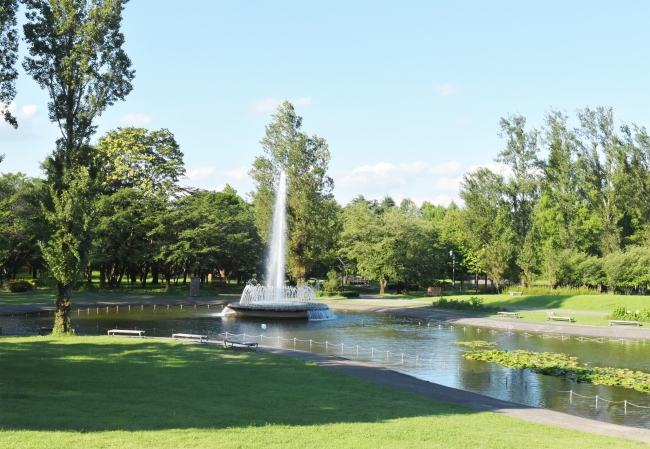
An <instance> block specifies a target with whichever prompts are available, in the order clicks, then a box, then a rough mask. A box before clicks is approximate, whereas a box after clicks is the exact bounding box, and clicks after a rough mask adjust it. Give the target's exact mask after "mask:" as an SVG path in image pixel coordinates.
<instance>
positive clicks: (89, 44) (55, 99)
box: [23, 0, 135, 173]
mask: <svg viewBox="0 0 650 449" xmlns="http://www.w3.org/2000/svg"><path fill="white" fill-rule="evenodd" d="M23 3H24V4H25V7H26V8H27V23H26V24H25V25H24V26H23V30H24V35H25V41H26V42H27V46H28V49H29V56H28V57H26V58H25V62H24V63H23V68H24V69H25V71H26V72H27V73H28V74H29V75H30V76H31V77H32V78H34V80H35V81H36V82H37V83H38V85H39V86H40V87H41V88H42V89H44V90H45V91H47V92H48V93H49V95H50V102H49V103H48V110H49V116H50V120H51V121H53V122H56V123H57V124H58V125H59V128H60V129H61V132H62V134H63V138H62V140H61V148H62V149H63V150H62V151H61V152H59V153H56V154H55V155H54V159H55V160H56V163H57V164H60V167H61V169H60V170H59V173H61V170H62V169H63V168H68V169H70V168H71V167H70V165H69V164H70V162H72V161H74V154H73V153H75V152H77V151H79V150H80V149H81V148H82V147H83V146H84V145H86V144H87V143H88V139H89V138H90V136H91V135H92V134H93V133H94V132H95V130H96V126H94V125H93V121H94V120H95V119H96V118H97V117H99V116H100V115H101V113H102V112H103V111H104V110H105V109H106V108H107V107H108V106H110V105H112V104H114V103H115V102H116V101H118V100H124V97H125V96H126V95H128V93H129V92H131V89H132V85H131V81H132V80H133V78H134V77H135V71H134V70H131V61H130V60H129V58H128V56H127V55H126V53H125V52H124V50H123V49H122V45H123V44H124V35H123V34H122V33H121V31H120V26H121V24H122V10H123V9H124V6H123V5H124V3H125V2H124V1H123V0H115V1H107V2H103V1H102V2H99V1H94V2H91V3H88V2H87V1H86V0H49V1H42V0H25V1H24V2H23Z"/></svg>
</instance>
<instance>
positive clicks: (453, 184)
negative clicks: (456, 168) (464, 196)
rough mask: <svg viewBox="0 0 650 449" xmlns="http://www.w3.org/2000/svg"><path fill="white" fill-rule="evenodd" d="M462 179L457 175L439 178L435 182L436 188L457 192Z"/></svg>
mask: <svg viewBox="0 0 650 449" xmlns="http://www.w3.org/2000/svg"><path fill="white" fill-rule="evenodd" d="M462 180H463V177H462V176H458V177H456V178H440V179H438V182H437V183H436V188H437V189H439V190H444V191H446V192H454V193H458V188H459V187H460V183H461V181H462Z"/></svg>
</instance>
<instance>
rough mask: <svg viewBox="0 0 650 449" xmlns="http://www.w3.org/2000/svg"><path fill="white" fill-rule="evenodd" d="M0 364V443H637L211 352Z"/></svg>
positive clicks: (94, 346)
mask: <svg viewBox="0 0 650 449" xmlns="http://www.w3.org/2000/svg"><path fill="white" fill-rule="evenodd" d="M0 367H2V376H0V402H1V403H2V407H0V423H1V424H0V425H1V426H2V429H3V430H0V447H21V448H23V447H25V448H42V447H48V448H54V447H105V448H131V447H134V448H135V447H138V448H139V447H163V448H164V447H170V448H172V447H174V448H175V447H226V448H228V447H233V448H234V447H263V448H269V447H271V448H273V447H283V448H286V447H289V448H292V447H295V448H303V447H328V448H329V447H351V448H352V447H354V448H357V447H380V446H381V447H396V448H397V447H399V448H401V447H479V446H480V447H495V448H508V447H513V448H515V447H517V448H518V447H528V446H530V443H531V441H534V442H535V443H534V446H535V447H539V448H542V447H548V448H556V447H611V448H614V447H616V448H628V447H643V445H642V444H640V443H636V442H632V441H627V440H620V439H614V438H608V437H602V436H595V435H589V434H583V433H580V432H576V431H568V430H564V429H558V428H553V427H548V426H544V425H541V424H533V423H528V422H523V421H519V420H515V419H512V418H507V417H504V416H500V415H496V414H491V413H487V412H477V411H475V410H470V409H466V408H462V407H458V406H454V405H450V404H447V403H442V402H437V401H433V400H429V399H426V398H421V397H418V396H414V395H411V394H407V393H403V392H399V391H397V390H392V389H389V388H385V387H380V386H377V385H374V384H371V383H368V382H364V381H361V380H358V379H355V378H353V377H349V376H345V375H342V374H339V373H336V372H333V371H330V370H327V369H325V368H321V367H318V366H315V365H312V364H306V363H305V362H301V361H298V360H295V359H291V358H289V357H283V356H277V355H272V354H265V353H248V352H246V353H244V352H233V351H232V350H230V351H228V350H223V349H221V348H216V347H213V346H210V347H206V346H194V345H182V344H173V343H169V342H166V341H152V340H144V341H143V340H139V339H115V338H108V337H84V338H82V337H70V338H54V337H48V338H36V337H34V338H2V339H0Z"/></svg>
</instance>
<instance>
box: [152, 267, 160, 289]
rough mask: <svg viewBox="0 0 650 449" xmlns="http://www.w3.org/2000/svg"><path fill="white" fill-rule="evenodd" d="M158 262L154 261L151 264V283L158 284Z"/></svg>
mask: <svg viewBox="0 0 650 449" xmlns="http://www.w3.org/2000/svg"><path fill="white" fill-rule="evenodd" d="M158 282H159V281H158V264H157V263H154V264H153V265H151V283H152V284H154V285H158Z"/></svg>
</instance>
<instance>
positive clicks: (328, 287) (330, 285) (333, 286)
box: [323, 270, 340, 293]
mask: <svg viewBox="0 0 650 449" xmlns="http://www.w3.org/2000/svg"><path fill="white" fill-rule="evenodd" d="M339 285H340V282H339V274H338V273H337V272H336V270H330V271H329V272H328V273H327V280H326V281H325V282H323V290H325V291H326V292H328V293H333V292H335V291H337V290H338V289H339Z"/></svg>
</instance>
